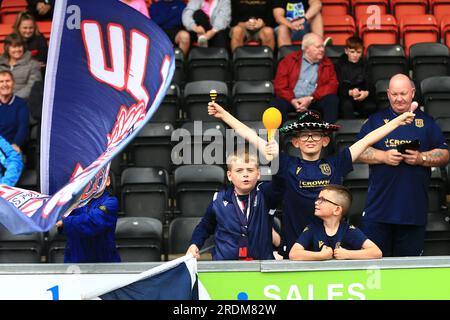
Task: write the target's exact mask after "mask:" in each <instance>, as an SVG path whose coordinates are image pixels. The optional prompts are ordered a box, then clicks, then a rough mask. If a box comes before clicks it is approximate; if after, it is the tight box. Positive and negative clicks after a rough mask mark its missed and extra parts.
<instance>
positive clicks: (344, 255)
mask: <svg viewBox="0 0 450 320" xmlns="http://www.w3.org/2000/svg"><path fill="white" fill-rule="evenodd" d="M333 257H334V258H335V259H337V260H344V259H348V258H349V255H348V250H347V249H344V248H342V247H339V248H336V249H334V252H333Z"/></svg>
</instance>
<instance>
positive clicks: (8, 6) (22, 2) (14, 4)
mask: <svg viewBox="0 0 450 320" xmlns="http://www.w3.org/2000/svg"><path fill="white" fill-rule="evenodd" d="M26 7H27V1H26V0H5V1H2V2H1V7H0V15H1V18H2V23H11V24H12V23H14V21H16V16H17V14H18V13H19V12H21V11H23V10H25V9H26Z"/></svg>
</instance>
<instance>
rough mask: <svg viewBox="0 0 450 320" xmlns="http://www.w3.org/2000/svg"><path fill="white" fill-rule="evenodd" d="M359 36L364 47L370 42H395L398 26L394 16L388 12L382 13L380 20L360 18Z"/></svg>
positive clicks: (396, 40) (396, 41)
mask: <svg viewBox="0 0 450 320" xmlns="http://www.w3.org/2000/svg"><path fill="white" fill-rule="evenodd" d="M358 30H359V37H360V38H361V39H362V40H363V42H364V49H365V50H366V49H367V47H368V46H369V45H371V44H397V43H398V26H397V21H396V20H395V17H394V16H392V15H390V14H383V15H381V17H380V20H374V21H370V19H365V18H363V19H360V20H359V25H358Z"/></svg>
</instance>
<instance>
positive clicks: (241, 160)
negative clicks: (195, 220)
mask: <svg viewBox="0 0 450 320" xmlns="http://www.w3.org/2000/svg"><path fill="white" fill-rule="evenodd" d="M227 165H228V171H227V177H228V180H229V181H230V182H231V183H232V184H233V185H232V186H230V187H228V188H226V189H225V190H222V191H220V192H218V193H216V194H215V195H214V199H213V201H212V202H211V203H210V205H209V206H208V209H206V213H205V215H204V216H203V218H202V220H201V221H200V223H199V224H198V225H197V227H196V228H195V229H194V232H193V234H192V239H191V245H190V247H189V248H188V250H187V253H190V254H192V255H193V256H194V257H196V258H199V257H200V254H199V249H200V248H201V247H202V246H203V244H204V243H205V241H206V239H208V237H209V236H210V235H214V242H215V247H214V249H213V251H212V258H213V260H238V259H239V260H253V259H258V260H266V259H273V258H274V255H273V250H272V226H273V214H274V213H275V210H270V208H275V205H274V203H275V199H274V198H273V197H272V194H273V193H272V192H271V191H270V188H271V183H260V184H259V185H258V186H256V183H257V182H258V179H259V178H260V170H259V165H258V160H257V157H256V156H254V155H249V154H248V153H247V152H237V153H236V154H234V155H231V156H229V157H228V159H227Z"/></svg>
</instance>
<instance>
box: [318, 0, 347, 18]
mask: <svg viewBox="0 0 450 320" xmlns="http://www.w3.org/2000/svg"><path fill="white" fill-rule="evenodd" d="M321 13H322V15H323V16H343V15H346V14H349V13H350V1H349V0H322V9H321Z"/></svg>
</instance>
